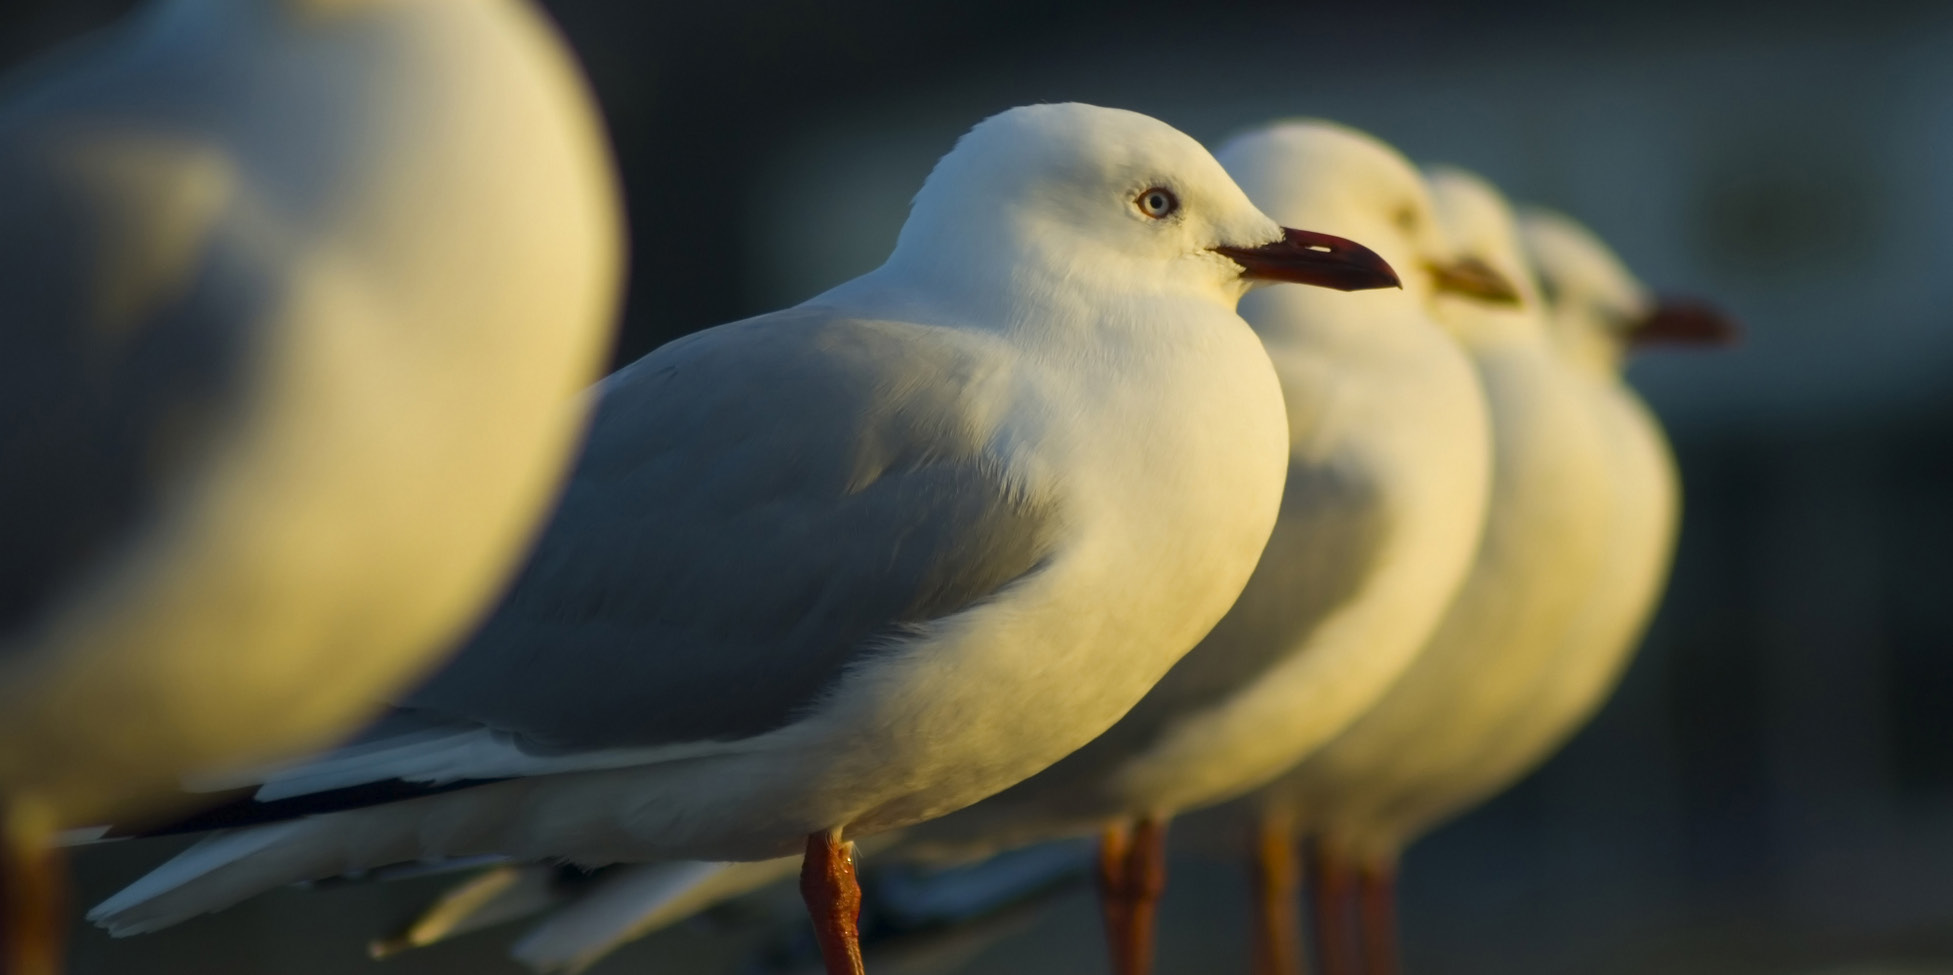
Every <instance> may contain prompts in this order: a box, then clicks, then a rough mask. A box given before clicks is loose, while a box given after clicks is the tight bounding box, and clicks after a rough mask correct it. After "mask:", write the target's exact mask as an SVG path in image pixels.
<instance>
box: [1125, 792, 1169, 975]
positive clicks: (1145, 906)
mask: <svg viewBox="0 0 1953 975" xmlns="http://www.w3.org/2000/svg"><path fill="white" fill-rule="evenodd" d="M1126 891H1127V897H1128V898H1130V900H1131V903H1132V908H1131V912H1130V914H1129V915H1128V916H1129V918H1130V921H1131V923H1130V926H1129V927H1127V929H1126V963H1125V965H1124V966H1123V967H1122V968H1120V970H1119V975H1147V973H1148V972H1151V971H1152V970H1153V929H1154V922H1155V919H1157V918H1158V916H1159V910H1160V895H1161V894H1163V893H1165V892H1166V822H1165V821H1164V820H1160V819H1156V818H1154V817H1152V816H1147V817H1145V818H1143V819H1141V820H1140V821H1139V822H1138V823H1136V824H1135V825H1134V826H1133V830H1132V854H1131V855H1130V856H1128V857H1127V858H1126Z"/></svg>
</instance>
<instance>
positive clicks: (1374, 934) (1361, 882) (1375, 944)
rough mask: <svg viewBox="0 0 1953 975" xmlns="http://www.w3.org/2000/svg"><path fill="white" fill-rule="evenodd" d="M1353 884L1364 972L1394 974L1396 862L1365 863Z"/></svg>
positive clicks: (1370, 974) (1396, 966)
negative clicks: (1360, 933) (1355, 890)
mask: <svg viewBox="0 0 1953 975" xmlns="http://www.w3.org/2000/svg"><path fill="white" fill-rule="evenodd" d="M1356 885H1357V918H1356V924H1357V929H1358V930H1359V931H1361V932H1362V935H1363V970H1364V972H1365V975H1397V968H1398V962H1397V865H1396V864H1395V863H1382V864H1368V865H1365V866H1364V867H1363V869H1362V870H1361V871H1359V872H1358V873H1357V876H1356Z"/></svg>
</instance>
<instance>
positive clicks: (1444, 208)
mask: <svg viewBox="0 0 1953 975" xmlns="http://www.w3.org/2000/svg"><path fill="white" fill-rule="evenodd" d="M1429 179H1430V182H1431V186H1432V191H1433V193H1434V195H1435V197H1436V200H1437V204H1438V210H1439V213H1440V215H1441V217H1442V219H1443V220H1444V223H1445V226H1446V227H1447V229H1448V231H1449V232H1450V234H1451V236H1452V238H1453V239H1454V241H1456V242H1457V243H1458V245H1459V246H1461V247H1463V248H1465V249H1466V251H1467V252H1468V253H1472V254H1475V255H1477V256H1478V257H1480V258H1482V259H1483V260H1485V261H1486V262H1487V263H1489V264H1491V265H1492V266H1493V267H1494V268H1497V269H1498V270H1499V271H1500V272H1501V273H1502V274H1504V275H1505V276H1506V277H1508V278H1509V279H1511V280H1513V281H1515V282H1517V283H1519V285H1520V288H1521V290H1522V292H1523V293H1524V299H1523V303H1522V304H1521V306H1519V307H1517V308H1499V307H1494V306H1489V305H1487V304H1485V303H1483V302H1465V301H1455V300H1452V299H1449V298H1444V297H1440V299H1439V301H1440V304H1439V312H1440V314H1441V315H1442V316H1443V317H1444V319H1445V320H1446V322H1447V323H1448V325H1449V326H1450V328H1451V330H1452V332H1453V334H1455V335H1456V336H1457V337H1458V340H1459V342H1460V343H1461V344H1462V345H1463V347H1464V349H1465V351H1466V352H1467V353H1468V354H1469V355H1470V357H1471V358H1472V360H1473V362H1474V364H1475V365H1476V367H1477V369H1478V373H1479V376H1480V378H1481V380H1482V381H1483V383H1484V388H1485V393H1486V396H1487V399H1488V402H1489V404H1490V407H1491V421H1492V439H1493V462H1492V463H1493V468H1492V494H1491V502H1490V506H1489V508H1488V511H1487V517H1486V524H1485V530H1484V536H1483V538H1482V540H1481V542H1480V545H1479V550H1478V553H1477V556H1476V561H1475V562H1474V564H1473V566H1472V568H1471V570H1470V572H1469V573H1468V575H1467V577H1466V580H1465V583H1464V585H1463V586H1462V587H1461V588H1460V590H1459V592H1458V595H1457V597H1456V599H1455V600H1454V601H1453V602H1452V604H1451V606H1450V608H1449V609H1448V610H1447V611H1446V613H1445V615H1444V619H1443V622H1441V623H1440V624H1439V626H1438V629H1437V632H1436V633H1435V634H1434V635H1433V636H1432V638H1431V640H1430V641H1429V643H1427V644H1426V646H1425V647H1424V648H1423V650H1422V651H1421V652H1420V653H1419V654H1418V656H1417V659H1416V660H1415V661H1414V662H1413V663H1412V665H1411V666H1410V668H1409V669H1408V670H1407V671H1406V672H1405V674H1404V675H1403V677H1402V678H1401V679H1399V680H1398V682H1397V684H1396V685H1395V686H1394V687H1392V688H1391V689H1390V691H1389V693H1387V694H1385V695H1384V696H1383V697H1382V699H1381V700H1380V701H1378V702H1377V704H1376V705H1375V706H1374V707H1373V708H1372V709H1371V710H1370V711H1369V712H1368V713H1366V714H1364V715H1363V716H1362V717H1361V718H1359V719H1358V720H1357V721H1356V722H1355V723H1354V724H1352V725H1351V726H1350V727H1349V728H1348V729H1347V730H1346V731H1344V732H1343V733H1342V734H1341V735H1340V736H1338V737H1337V738H1336V739H1334V740H1333V741H1331V742H1330V743H1328V744H1327V745H1326V746H1324V747H1323V748H1322V749H1320V750H1318V751H1317V752H1315V753H1314V754H1312V755H1311V756H1310V757H1309V758H1308V759H1306V760H1305V761H1304V762H1302V763H1301V764H1300V765H1299V766H1297V767H1296V768H1295V769H1294V770H1292V771H1290V772H1288V773H1286V774H1285V775H1283V776H1282V778H1281V779H1279V780H1278V781H1277V782H1276V783H1275V784H1274V785H1272V786H1270V787H1269V788H1267V789H1264V790H1262V791H1261V792H1260V793H1259V794H1257V795H1256V796H1253V797H1251V798H1250V799H1249V800H1248V801H1247V807H1248V808H1249V809H1250V810H1252V811H1253V813H1254V814H1255V815H1257V816H1258V817H1259V819H1260V820H1262V821H1263V822H1272V823H1274V824H1277V825H1281V824H1286V825H1287V827H1288V828H1290V829H1293V830H1297V831H1299V832H1302V833H1312V834H1314V835H1316V837H1317V838H1318V842H1319V843H1320V850H1319V852H1320V856H1319V859H1318V864H1319V866H1320V867H1322V868H1323V878H1322V879H1323V880H1324V881H1325V883H1324V885H1323V889H1320V890H1318V891H1317V894H1318V896H1317V904H1318V907H1319V908H1320V909H1322V910H1323V913H1324V916H1323V919H1322V920H1323V923H1322V925H1321V928H1322V931H1321V933H1320V938H1319V950H1320V951H1321V952H1322V954H1323V961H1324V967H1325V969H1326V970H1328V971H1329V972H1330V973H1331V975H1345V973H1346V972H1347V971H1348V970H1349V968H1350V962H1349V952H1348V951H1347V945H1346V943H1345V942H1344V939H1343V935H1344V933H1345V930H1346V924H1347V919H1346V918H1345V917H1344V916H1343V915H1342V914H1341V912H1340V910H1338V908H1339V907H1340V905H1341V900H1342V896H1343V890H1344V885H1343V884H1342V882H1341V881H1340V879H1339V878H1341V877H1344V876H1347V875H1348V873H1349V872H1350V868H1351V867H1352V865H1357V866H1359V867H1360V870H1361V872H1362V874H1363V876H1364V878H1365V882H1366V883H1369V884H1370V885H1371V886H1374V887H1376V888H1378V890H1379V891H1380V893H1379V895H1378V896H1387V885H1388V881H1389V880H1390V878H1391V877H1392V876H1393V875H1394V869H1395V861H1396V857H1397V854H1398V853H1399V851H1400V850H1401V849H1402V846H1403V844H1404V843H1405V842H1406V840H1407V839H1408V837H1407V836H1406V835H1405V834H1404V833H1403V832H1402V831H1401V829H1400V824H1399V822H1398V820H1397V818H1396V817H1397V815H1398V813H1399V810H1401V809H1402V808H1404V807H1405V806H1407V805H1410V804H1415V803H1417V802H1419V801H1420V800H1421V797H1422V796H1424V795H1426V794H1428V793H1430V792H1431V791H1433V790H1441V789H1444V788H1446V786H1447V784H1448V783H1449V782H1450V781H1451V780H1452V778H1453V777H1455V776H1459V775H1464V774H1469V773H1470V771H1471V766H1472V763H1473V762H1475V761H1476V760H1477V757H1478V754H1479V748H1480V747H1481V746H1482V743H1483V742H1484V740H1485V739H1486V738H1487V736H1489V735H1491V734H1492V733H1493V732H1494V731H1495V730H1496V729H1498V728H1499V727H1501V726H1502V725H1503V723H1504V722H1506V721H1507V720H1508V719H1509V718H1510V716H1511V715H1512V714H1514V713H1515V712H1517V711H1520V710H1522V709H1525V708H1527V707H1530V706H1532V702H1531V700H1530V694H1531V692H1532V690H1533V680H1532V676H1533V675H1534V674H1536V673H1538V672H1539V671H1540V669H1541V668H1542V667H1543V666H1545V665H1546V662H1547V660H1548V659H1549V658H1550V657H1551V655H1552V654H1553V653H1555V652H1556V651H1557V650H1558V648H1559V646H1560V641H1561V640H1562V638H1563V637H1564V635H1565V633H1566V632H1567V631H1568V628H1569V627H1570V626H1571V625H1572V624H1573V622H1574V620H1575V618H1576V615H1577V614H1578V613H1579V612H1580V611H1581V609H1582V606H1583V604H1584V601H1585V599H1586V596H1587V594H1588V593H1589V592H1590V591H1591V586H1592V583H1593V581H1594V580H1595V579H1597V578H1599V575H1600V573H1601V571H1602V568H1603V566H1602V559H1603V558H1604V557H1605V556H1606V555H1607V554H1608V553H1607V550H1606V544H1607V541H1608V539H1609V517H1610V515H1611V511H1612V504H1613V486H1612V484H1611V483H1610V478H1611V476H1612V471H1611V468H1610V466H1609V463H1608V458H1607V456H1606V452H1605V450H1604V446H1605V441H1604V439H1603V436H1602V429H1601V425H1600V422H1599V418H1598V417H1596V416H1595V415H1594V413H1593V411H1592V410H1591V409H1590V408H1589V405H1590V399H1591V398H1590V396H1589V394H1588V388H1587V387H1588V383H1587V382H1586V380H1585V379H1583V378H1582V377H1579V376H1576V375H1574V374H1573V373H1572V372H1570V371H1569V370H1567V369H1565V368H1564V367H1563V366H1562V365H1561V364H1560V362H1559V361H1558V359H1557V358H1556V354H1555V352H1554V349H1553V346H1552V340H1551V337H1550V336H1549V334H1548V332H1547V327H1546V321H1545V316H1544V313H1543V311H1542V310H1541V307H1540V303H1539V299H1538V292H1537V288H1536V286H1535V284H1534V283H1533V279H1532V275H1531V273H1530V271H1529V270H1528V269H1527V268H1526V267H1525V265H1524V262H1523V260H1522V258H1521V255H1520V251H1519V242H1518V239H1517V231H1516V229H1515V227H1514V225H1513V219H1512V215H1511V212H1510V210H1509V209H1508V208H1507V206H1506V204H1505V202H1504V200H1503V199H1502V198H1501V197H1500V196H1499V195H1498V192H1497V191H1496V190H1494V189H1492V188H1491V186H1489V185H1487V184H1486V183H1484V182H1483V181H1482V180H1479V179H1478V178H1476V177H1474V176H1470V175H1467V174H1465V173H1462V172H1459V171H1457V170H1449V169H1441V170H1436V171H1433V172H1431V173H1430V174H1429ZM1378 970H1381V969H1378Z"/></svg>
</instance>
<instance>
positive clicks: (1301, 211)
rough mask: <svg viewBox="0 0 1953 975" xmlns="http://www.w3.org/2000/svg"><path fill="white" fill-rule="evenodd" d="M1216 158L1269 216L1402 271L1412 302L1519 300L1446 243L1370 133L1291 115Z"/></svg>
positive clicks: (1405, 167) (1396, 157)
mask: <svg viewBox="0 0 1953 975" xmlns="http://www.w3.org/2000/svg"><path fill="white" fill-rule="evenodd" d="M1215 155H1216V156H1217V157H1218V158H1219V159H1220V161H1221V164H1222V165H1224V166H1226V167H1227V171H1228V172H1229V173H1230V174H1232V175H1233V177H1234V179H1235V181H1236V182H1237V183H1239V184H1240V186H1241V187H1242V189H1244V190H1245V191H1247V194H1248V196H1249V198H1251V199H1253V200H1254V201H1255V202H1256V203H1258V204H1260V205H1261V207H1262V209H1263V210H1265V211H1266V212H1267V213H1269V214H1270V215H1271V216H1273V217H1274V218H1275V219H1277V220H1280V221H1283V222H1284V223H1293V224H1300V225H1303V226H1307V227H1311V228H1315V229H1317V230H1322V231H1327V232H1329V233H1333V234H1341V235H1343V236H1346V237H1352V238H1355V239H1357V240H1361V241H1363V242H1364V243H1365V244H1368V245H1369V246H1371V247H1373V248H1375V249H1376V251H1377V252H1378V253H1379V254H1381V255H1382V256H1383V257H1384V259H1385V260H1386V261H1388V262H1389V263H1390V265H1391V266H1392V267H1395V268H1400V269H1402V270H1403V272H1404V289H1405V291H1406V292H1408V293H1409V294H1410V295H1411V296H1412V297H1414V298H1416V299H1418V300H1420V301H1421V300H1424V299H1427V298H1428V296H1429V295H1430V294H1431V293H1433V292H1447V293H1451V294H1455V295H1460V296H1464V297H1468V298H1473V299H1476V300H1481V301H1487V302H1493V303H1504V304H1511V303H1515V302H1517V301H1518V300H1519V291H1518V287H1517V286H1516V285H1515V284H1513V283H1512V281H1511V280H1510V279H1508V278H1507V277H1505V276H1504V275H1503V274H1500V273H1499V272H1498V271H1497V270H1495V269H1493V268H1492V267H1491V266H1490V265H1488V264H1486V263H1485V262H1484V261H1483V260H1480V259H1478V258H1476V257H1473V256H1471V255H1468V254H1463V253H1460V252H1459V251H1458V249H1457V248H1455V247H1453V245H1452V244H1451V242H1450V241H1449V239H1448V238H1447V237H1446V236H1445V233H1444V230H1443V228H1442V227H1441V226H1440V225H1439V222H1438V218H1437V214H1436V212H1435V210H1434V207H1433V204H1432V202H1431V195H1430V192H1429V190H1428V189H1427V188H1426V186H1425V183H1424V178H1423V176H1421V175H1420V174H1419V173H1418V171H1417V168H1416V167H1415V166H1413V165H1411V162H1410V160H1408V159H1405V158H1404V157H1403V155H1402V154H1400V153H1398V152H1397V151H1396V150H1395V149H1392V148H1391V147H1390V146H1388V145H1386V144H1384V143H1383V142H1382V141H1380V140H1378V139H1376V138H1373V137H1372V136H1369V135H1366V134H1364V133H1362V132H1358V131H1356V130H1355V129H1351V128H1348V127H1346V126H1343V125H1338V124H1336V123H1334V122H1326V121H1321V120H1317V119H1297V120H1292V121H1283V122H1277V123H1274V124H1272V125H1268V126H1265V127H1263V128H1260V129H1256V130H1253V131H1251V132H1247V133H1244V134H1242V135H1238V136H1236V137H1234V138H1232V139H1230V140H1228V142H1227V144H1225V145H1223V146H1222V147H1221V148H1220V150H1219V151H1218V152H1217V153H1215Z"/></svg>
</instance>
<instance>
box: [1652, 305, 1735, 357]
mask: <svg viewBox="0 0 1953 975" xmlns="http://www.w3.org/2000/svg"><path fill="white" fill-rule="evenodd" d="M1742 340H1743V328H1742V325H1741V324H1739V323H1738V322H1737V321H1736V319H1735V318H1734V317H1733V316H1731V315H1729V314H1728V313H1727V312H1724V311H1723V310H1722V309H1721V308H1718V307H1716V306H1715V305H1713V304H1710V303H1709V302H1706V301H1701V300H1698V299H1692V298H1673V297H1671V298H1663V299H1661V301H1660V302H1659V303H1657V304H1656V306H1655V310H1654V311H1653V312H1652V313H1650V314H1649V315H1648V317H1647V318H1645V319H1643V320H1642V321H1641V323H1640V324H1639V325H1637V326H1636V327H1635V329H1634V332H1633V333H1632V335H1631V336H1630V341H1631V342H1632V344H1634V345H1636V346H1646V345H1700V346H1709V347H1712V348H1730V347H1732V346H1736V345H1740V344H1742Z"/></svg>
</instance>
